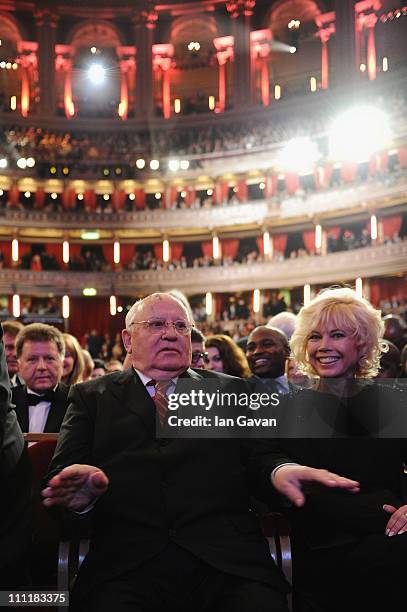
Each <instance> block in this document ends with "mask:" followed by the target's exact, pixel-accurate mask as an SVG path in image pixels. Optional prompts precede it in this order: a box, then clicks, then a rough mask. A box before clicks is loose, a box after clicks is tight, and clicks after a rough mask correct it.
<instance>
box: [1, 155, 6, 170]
mask: <svg viewBox="0 0 407 612" xmlns="http://www.w3.org/2000/svg"><path fill="white" fill-rule="evenodd" d="M0 168H7V159H6V158H5V157H2V158H1V159H0Z"/></svg>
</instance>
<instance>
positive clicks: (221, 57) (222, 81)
mask: <svg viewBox="0 0 407 612" xmlns="http://www.w3.org/2000/svg"><path fill="white" fill-rule="evenodd" d="M216 57H217V60H218V62H219V78H218V82H219V86H218V105H219V110H220V111H221V112H222V113H223V111H224V110H225V107H226V62H227V60H228V56H227V55H226V53H225V51H217V52H216Z"/></svg>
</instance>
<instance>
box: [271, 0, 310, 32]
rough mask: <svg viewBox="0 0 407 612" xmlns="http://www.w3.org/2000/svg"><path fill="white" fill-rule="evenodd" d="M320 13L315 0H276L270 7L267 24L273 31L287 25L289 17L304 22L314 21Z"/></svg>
mask: <svg viewBox="0 0 407 612" xmlns="http://www.w3.org/2000/svg"><path fill="white" fill-rule="evenodd" d="M320 13H321V9H320V2H318V1H316V0H277V2H275V3H274V4H273V6H272V7H271V8H270V11H269V16H268V26H269V27H270V28H271V30H272V31H273V32H278V31H281V30H283V29H284V28H286V27H287V24H288V22H289V21H290V19H300V20H301V21H302V22H303V23H306V22H308V21H314V20H315V17H316V16H317V15H319V14H320Z"/></svg>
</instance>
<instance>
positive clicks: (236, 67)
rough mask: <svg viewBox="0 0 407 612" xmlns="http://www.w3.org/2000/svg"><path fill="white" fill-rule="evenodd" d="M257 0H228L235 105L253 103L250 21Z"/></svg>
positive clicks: (236, 106) (235, 106) (240, 105)
mask: <svg viewBox="0 0 407 612" xmlns="http://www.w3.org/2000/svg"><path fill="white" fill-rule="evenodd" d="M255 4H256V0H226V8H227V10H228V12H229V14H230V16H231V19H232V34H233V39H234V63H233V90H232V98H233V106H234V108H238V107H243V106H247V105H248V104H250V103H251V92H252V87H251V79H252V75H251V57H250V22H251V16H252V14H253V8H254V6H255Z"/></svg>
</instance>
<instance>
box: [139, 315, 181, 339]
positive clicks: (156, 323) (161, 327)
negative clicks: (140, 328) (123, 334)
mask: <svg viewBox="0 0 407 612" xmlns="http://www.w3.org/2000/svg"><path fill="white" fill-rule="evenodd" d="M132 325H144V327H146V328H147V329H148V331H149V332H151V333H152V334H160V333H163V332H164V331H166V330H167V327H170V325H172V326H173V328H174V329H175V331H176V332H177V334H181V335H182V336H186V335H187V334H189V333H190V331H191V329H192V328H193V325H191V324H190V323H186V322H185V321H165V320H164V319H153V320H151V321H133V323H131V325H130V327H131V326H132Z"/></svg>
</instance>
